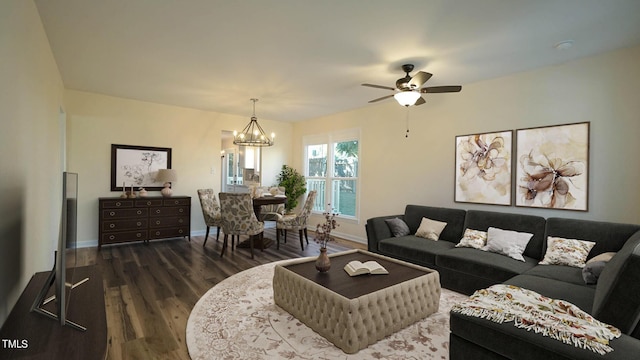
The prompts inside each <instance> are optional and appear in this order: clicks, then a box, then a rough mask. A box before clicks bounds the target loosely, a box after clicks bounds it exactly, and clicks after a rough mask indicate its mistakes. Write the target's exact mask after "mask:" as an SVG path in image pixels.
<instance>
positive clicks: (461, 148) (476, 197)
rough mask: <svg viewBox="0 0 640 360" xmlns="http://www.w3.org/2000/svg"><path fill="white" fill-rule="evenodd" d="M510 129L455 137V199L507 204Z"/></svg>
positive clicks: (511, 132)
mask: <svg viewBox="0 0 640 360" xmlns="http://www.w3.org/2000/svg"><path fill="white" fill-rule="evenodd" d="M512 138H513V131H511V130H509V131H499V132H491V133H484V134H472V135H461V136H456V161H455V166H456V168H455V172H456V173H455V191H454V192H455V195H454V197H455V201H456V202H468V203H479V204H492V205H511V204H512V201H511V199H512V196H511V146H512V145H511V144H512Z"/></svg>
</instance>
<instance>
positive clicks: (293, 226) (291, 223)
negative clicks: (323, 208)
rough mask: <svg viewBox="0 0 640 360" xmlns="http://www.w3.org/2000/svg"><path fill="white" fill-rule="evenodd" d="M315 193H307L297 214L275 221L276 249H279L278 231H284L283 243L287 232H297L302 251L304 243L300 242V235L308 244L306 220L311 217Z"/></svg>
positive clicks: (313, 191)
mask: <svg viewBox="0 0 640 360" xmlns="http://www.w3.org/2000/svg"><path fill="white" fill-rule="evenodd" d="M316 194H317V192H316V191H315V190H311V191H309V194H307V200H306V201H305V202H304V206H303V207H302V210H301V211H300V213H298V214H287V215H281V216H279V218H278V220H277V221H276V243H277V245H276V248H277V249H279V248H280V230H284V242H287V230H298V234H299V235H300V247H301V248H302V250H304V243H303V241H302V235H303V233H304V238H305V239H306V240H307V244H309V236H308V235H307V219H308V218H309V215H311V210H312V209H313V202H314V201H315V200H316Z"/></svg>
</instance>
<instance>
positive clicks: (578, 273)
mask: <svg viewBox="0 0 640 360" xmlns="http://www.w3.org/2000/svg"><path fill="white" fill-rule="evenodd" d="M524 274H525V275H533V276H539V277H542V278H548V279H555V280H559V281H563V282H567V283H571V284H575V285H581V286H586V285H587V284H585V282H584V279H583V278H582V269H580V268H577V267H573V266H564V265H538V266H536V267H534V268H533V269H531V270H527V271H526V272H525V273H524ZM591 287H592V288H593V289H595V286H594V285H591ZM585 311H591V310H590V309H585Z"/></svg>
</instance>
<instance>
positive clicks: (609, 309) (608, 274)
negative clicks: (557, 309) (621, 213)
mask: <svg viewBox="0 0 640 360" xmlns="http://www.w3.org/2000/svg"><path fill="white" fill-rule="evenodd" d="M638 294H640V231H638V232H636V233H635V234H634V235H632V236H631V237H630V238H629V240H627V242H626V243H625V244H624V246H623V247H622V249H620V251H618V253H617V254H616V255H615V256H614V257H612V258H611V260H609V263H608V264H607V266H605V267H604V270H602V274H601V275H600V278H599V279H598V285H597V287H596V293H595V296H594V300H593V316H594V317H595V318H597V319H598V320H600V321H602V322H606V323H608V324H611V325H613V326H616V327H618V328H619V329H620V331H622V332H623V333H625V334H632V333H634V334H636V335H638V334H640V330H638V328H640V325H639V324H638V322H640V296H638ZM634 336H635V335H634Z"/></svg>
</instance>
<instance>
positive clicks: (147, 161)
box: [111, 144, 171, 191]
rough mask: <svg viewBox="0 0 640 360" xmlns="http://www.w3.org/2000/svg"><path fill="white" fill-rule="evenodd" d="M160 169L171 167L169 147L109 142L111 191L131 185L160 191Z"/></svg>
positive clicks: (161, 185)
mask: <svg viewBox="0 0 640 360" xmlns="http://www.w3.org/2000/svg"><path fill="white" fill-rule="evenodd" d="M160 169H171V148H161V147H150V146H134V145H117V144H111V191H122V187H123V186H125V187H127V188H129V187H131V186H133V189H134V190H137V189H138V188H139V187H144V188H145V189H146V190H157V191H160V190H162V188H163V184H162V183H160V182H157V181H156V179H155V178H156V175H157V174H158V170H160Z"/></svg>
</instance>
